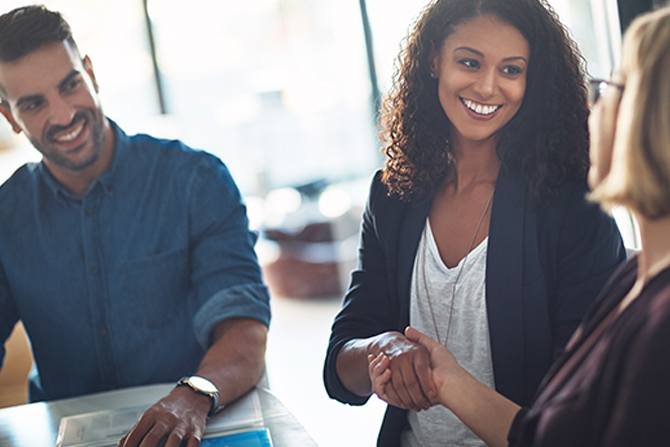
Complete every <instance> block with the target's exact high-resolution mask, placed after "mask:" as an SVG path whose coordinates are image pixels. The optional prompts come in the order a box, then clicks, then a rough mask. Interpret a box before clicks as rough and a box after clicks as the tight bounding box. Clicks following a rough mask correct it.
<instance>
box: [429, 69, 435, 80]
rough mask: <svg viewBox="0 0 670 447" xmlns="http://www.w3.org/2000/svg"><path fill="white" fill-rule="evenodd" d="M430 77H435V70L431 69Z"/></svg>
mask: <svg viewBox="0 0 670 447" xmlns="http://www.w3.org/2000/svg"><path fill="white" fill-rule="evenodd" d="M430 77H431V78H432V79H435V73H433V72H432V71H431V72H430Z"/></svg>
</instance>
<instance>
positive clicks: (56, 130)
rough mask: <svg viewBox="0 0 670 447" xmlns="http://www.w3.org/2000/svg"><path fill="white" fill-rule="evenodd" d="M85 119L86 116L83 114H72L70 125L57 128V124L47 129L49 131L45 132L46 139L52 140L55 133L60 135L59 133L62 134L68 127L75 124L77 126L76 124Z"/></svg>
mask: <svg viewBox="0 0 670 447" xmlns="http://www.w3.org/2000/svg"><path fill="white" fill-rule="evenodd" d="M85 119H86V114H85V113H84V112H77V113H75V114H74V117H73V118H72V121H71V122H70V124H68V125H67V126H59V125H57V124H56V125H53V126H51V128H49V130H48V131H47V138H48V139H49V140H53V139H54V136H55V135H56V134H57V133H60V132H62V131H64V130H67V129H69V128H70V127H72V126H74V125H75V124H77V123H79V122H80V121H83V120H85Z"/></svg>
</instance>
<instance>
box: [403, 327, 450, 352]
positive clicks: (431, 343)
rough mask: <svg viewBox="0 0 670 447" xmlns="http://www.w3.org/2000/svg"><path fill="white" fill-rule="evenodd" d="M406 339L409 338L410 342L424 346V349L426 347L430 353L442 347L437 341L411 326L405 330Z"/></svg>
mask: <svg viewBox="0 0 670 447" xmlns="http://www.w3.org/2000/svg"><path fill="white" fill-rule="evenodd" d="M405 337H407V338H408V339H409V340H411V341H413V342H415V343H419V344H420V345H422V346H423V347H425V348H426V349H428V350H429V351H430V350H432V349H433V348H435V347H439V346H442V345H441V344H439V343H438V342H436V341H435V340H433V339H432V338H430V337H429V336H427V335H426V334H424V333H422V332H419V331H417V330H416V329H414V328H413V327H411V326H407V328H406V329H405Z"/></svg>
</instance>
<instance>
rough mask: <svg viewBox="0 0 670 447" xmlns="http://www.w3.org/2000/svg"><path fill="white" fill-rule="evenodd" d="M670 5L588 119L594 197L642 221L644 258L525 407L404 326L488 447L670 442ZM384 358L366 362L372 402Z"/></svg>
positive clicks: (628, 48) (384, 374)
mask: <svg viewBox="0 0 670 447" xmlns="http://www.w3.org/2000/svg"><path fill="white" fill-rule="evenodd" d="M668 73H670V8H664V9H661V10H658V11H656V12H653V13H648V14H646V15H644V16H642V17H640V18H638V19H637V20H636V21H635V22H634V23H633V24H632V25H631V27H630V28H629V31H628V32H627V34H626V37H625V39H624V47H623V61H622V68H621V70H620V71H619V72H617V73H616V74H615V75H614V76H613V77H612V79H611V81H599V82H595V85H594V87H595V88H596V89H597V91H599V92H601V93H602V98H601V99H600V101H598V103H597V104H595V107H594V110H593V113H592V116H591V118H590V122H589V125H590V130H591V134H592V140H591V145H590V149H591V152H590V153H591V161H592V167H591V170H590V172H589V182H590V184H591V187H592V188H593V192H592V194H591V197H592V199H593V200H596V201H598V202H600V203H601V205H602V206H603V207H605V208H608V207H611V206H612V205H624V206H626V207H628V209H630V210H631V211H632V212H633V214H634V215H635V216H636V218H637V219H638V222H639V224H640V233H641V236H642V244H643V249H642V251H641V252H640V253H639V254H638V255H637V256H636V257H634V258H632V259H630V260H629V261H628V263H626V264H625V265H624V266H623V267H622V268H620V269H619V271H618V272H617V273H616V274H615V275H614V276H613V278H612V279H611V280H610V282H609V283H608V284H607V286H606V287H605V289H604V290H603V292H602V293H601V295H600V298H599V300H598V305H597V306H595V308H593V309H592V310H591V311H590V312H589V313H588V314H587V316H586V318H585V320H584V322H583V323H582V324H581V326H580V327H579V328H578V330H577V332H576V333H575V334H574V336H573V337H572V339H571V341H570V343H569V344H568V346H567V348H566V351H565V352H564V354H563V355H562V356H561V357H559V358H558V359H557V361H556V362H555V363H554V365H553V367H552V368H551V369H550V371H549V373H548V374H547V376H546V377H545V379H544V381H543V382H542V385H541V386H540V389H539V391H538V393H537V394H536V397H535V399H534V401H533V403H532V405H531V406H530V407H529V408H526V409H522V408H520V407H519V406H517V405H516V404H514V403H512V402H511V401H509V400H507V399H506V398H504V397H502V396H501V395H499V394H497V393H496V392H495V391H493V390H492V389H491V388H488V387H486V386H484V385H483V384H482V383H481V382H479V381H477V380H476V379H474V378H473V377H472V376H471V375H470V374H469V373H467V372H466V371H465V370H464V369H463V368H462V367H461V366H459V364H458V362H457V361H456V360H455V358H454V357H453V356H452V355H451V353H450V352H449V351H448V350H447V349H446V348H444V347H443V346H441V345H440V344H438V343H436V342H435V341H433V340H432V339H430V338H428V337H427V336H425V335H423V334H421V333H419V332H418V331H416V330H414V329H412V328H408V329H407V331H406V335H407V337H408V338H409V339H411V340H414V341H417V342H419V343H421V344H422V345H424V346H425V347H426V348H427V349H428V350H429V352H430V354H431V367H432V376H433V379H434V381H435V383H436V384H437V386H438V390H439V391H438V395H439V397H438V398H437V400H438V401H439V403H441V404H442V405H444V406H446V407H448V408H449V409H451V410H452V411H453V412H454V413H455V414H456V415H457V416H458V417H459V418H460V419H461V420H462V421H463V422H464V423H465V424H466V425H467V426H468V427H470V428H471V429H472V430H473V431H474V432H475V433H476V434H477V435H478V436H480V437H481V438H482V439H483V440H484V441H485V442H486V443H487V444H488V445H490V446H505V445H511V446H543V447H546V446H571V447H578V446H589V447H593V446H608V447H614V446H652V445H654V446H656V445H658V446H660V445H670V424H668V415H670V380H669V379H668V378H669V377H670V356H668V352H670V128H669V126H668V123H670V77H668ZM388 362H389V360H388V358H386V357H385V356H383V355H379V356H377V357H376V358H375V359H374V360H372V361H371V362H370V366H369V368H370V374H371V376H372V377H373V388H374V389H375V392H377V393H378V394H380V395H384V393H385V385H386V384H387V383H388V381H389V379H390V377H391V371H390V369H388V368H386V366H387V365H388Z"/></svg>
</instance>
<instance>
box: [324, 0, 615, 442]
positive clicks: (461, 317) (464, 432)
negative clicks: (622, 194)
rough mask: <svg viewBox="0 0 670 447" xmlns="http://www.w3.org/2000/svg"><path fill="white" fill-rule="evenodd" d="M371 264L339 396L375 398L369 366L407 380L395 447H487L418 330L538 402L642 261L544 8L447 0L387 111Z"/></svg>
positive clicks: (331, 362) (518, 398)
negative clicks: (562, 356)
mask: <svg viewBox="0 0 670 447" xmlns="http://www.w3.org/2000/svg"><path fill="white" fill-rule="evenodd" d="M383 104H384V105H383V110H382V114H381V119H382V121H381V122H382V128H383V130H382V137H383V141H384V144H385V148H384V152H385V153H386V155H387V162H386V166H385V168H384V169H383V171H380V172H378V173H377V174H376V175H375V178H374V180H373V182H372V187H371V190H370V196H369V199H368V203H367V207H366V210H365V213H364V215H363V227H362V234H361V246H360V251H359V264H358V268H357V270H355V271H354V272H353V273H352V280H351V285H350V287H349V291H348V292H347V295H346V297H345V301H344V306H343V308H342V310H341V311H340V313H339V314H338V316H337V317H336V319H335V322H334V324H333V329H332V334H331V339H330V344H329V347H328V354H327V358H326V365H325V371H324V373H325V382H326V388H327V389H328V392H329V394H330V395H331V396H332V397H334V398H336V399H338V400H340V401H343V402H346V403H350V404H355V405H360V404H363V403H365V402H366V401H367V399H368V398H369V396H370V395H371V393H372V389H371V381H370V376H369V372H368V362H369V361H372V360H374V359H375V358H377V357H378V356H379V355H381V354H384V355H385V356H386V358H388V360H389V361H388V371H389V373H388V374H390V381H389V382H388V384H387V385H386V386H385V389H384V393H383V395H380V394H378V395H379V397H381V398H382V399H383V400H385V401H386V402H387V403H388V404H389V408H388V411H387V413H386V417H385V420H384V425H383V427H382V431H381V433H380V438H379V445H381V446H394V445H402V446H424V445H468V446H479V445H483V444H482V441H481V440H479V439H478V438H477V437H476V436H475V435H474V434H473V433H472V432H470V431H469V430H468V428H467V427H466V426H465V425H463V424H462V423H461V422H460V421H459V420H458V419H457V418H456V417H455V416H454V414H453V413H451V412H450V411H449V410H447V409H446V408H444V407H441V406H432V404H433V403H434V402H435V401H434V399H435V397H436V392H437V389H436V386H435V383H434V382H433V380H432V378H431V375H430V369H429V366H430V361H429V356H428V352H427V350H426V348H425V347H423V346H421V345H419V344H417V343H416V342H415V341H412V340H409V339H408V338H407V337H405V336H404V335H403V333H402V331H403V330H404V329H405V327H406V326H407V325H409V324H411V325H412V326H413V327H416V328H417V329H419V330H421V331H422V332H424V333H426V334H427V335H429V336H430V337H432V338H434V339H436V340H438V341H439V342H440V343H441V344H442V345H445V346H448V347H449V349H450V350H451V352H453V354H454V356H455V357H456V359H457V360H458V362H459V364H461V365H462V366H463V367H464V368H465V369H467V370H468V371H469V372H470V373H471V374H472V375H473V376H474V377H476V378H477V379H479V380H481V381H482V382H483V383H485V384H486V385H487V386H489V387H491V388H495V389H496V390H497V391H498V392H500V393H502V394H503V395H505V396H507V397H508V398H509V399H511V400H512V401H514V402H517V403H519V404H524V403H527V402H529V401H530V399H531V397H532V396H533V393H534V391H535V389H536V388H537V386H538V384H539V381H540V379H541V378H542V376H543V375H544V373H545V372H546V371H547V369H548V367H549V365H550V364H551V362H552V360H553V358H554V356H555V355H556V354H557V353H558V352H560V351H561V350H562V348H563V347H564V346H565V344H566V342H567V340H568V338H569V337H570V335H571V334H572V332H573V331H574V329H575V328H576V327H577V324H578V323H579V321H580V320H581V318H582V316H583V315H584V313H585V312H586V310H587V309H588V308H589V307H590V305H591V303H592V302H593V300H594V298H595V296H596V294H597V293H598V291H599V290H600V288H601V287H602V286H603V285H604V284H605V282H606V281H607V279H608V278H609V276H610V275H611V274H612V272H613V271H614V270H615V269H616V268H617V267H618V265H619V264H620V263H621V262H622V261H623V260H624V258H625V251H624V249H623V246H622V243H621V237H620V235H619V232H618V230H617V228H616V224H615V223H614V221H613V220H612V219H611V217H609V216H607V215H605V214H604V213H603V212H602V211H601V210H600V209H599V208H598V207H597V206H596V205H594V204H592V203H589V202H588V201H586V200H585V194H586V193H587V186H586V172H587V168H588V153H587V150H588V133H587V117H588V108H587V100H586V89H585V86H584V72H583V69H582V58H581V56H580V55H579V53H578V52H577V49H576V48H575V44H574V43H573V42H572V40H571V39H570V38H569V36H568V34H567V32H566V30H565V29H564V28H563V26H562V25H561V24H560V22H559V21H558V19H557V18H556V14H555V13H554V12H553V11H552V10H551V9H550V8H549V6H548V5H547V4H546V3H545V2H544V1H541V0H434V1H433V2H431V3H430V4H429V5H428V6H427V7H426V8H425V9H424V11H423V12H422V14H421V15H420V17H419V18H418V20H417V22H416V23H415V24H414V26H413V27H412V29H411V31H410V35H409V36H408V38H407V39H406V41H405V48H404V49H403V51H402V53H401V54H400V57H399V67H398V71H397V73H396V77H395V83H394V85H393V87H392V89H391V91H390V93H389V96H388V98H387V99H386V100H385V101H384V103H383Z"/></svg>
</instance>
